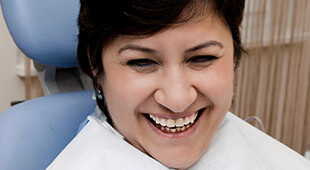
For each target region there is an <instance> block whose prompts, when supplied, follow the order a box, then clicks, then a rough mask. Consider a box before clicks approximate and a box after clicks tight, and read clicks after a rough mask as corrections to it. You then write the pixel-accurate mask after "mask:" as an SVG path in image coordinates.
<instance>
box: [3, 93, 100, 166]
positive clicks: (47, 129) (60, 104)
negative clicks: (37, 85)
mask: <svg viewBox="0 0 310 170" xmlns="http://www.w3.org/2000/svg"><path fill="white" fill-rule="evenodd" d="M93 93H94V92H93V91H83V92H73V93H64V94H56V95H51V96H45V97H41V98H38V99H34V100H31V101H28V102H25V103H21V104H18V105H16V106H14V107H12V108H10V109H8V110H7V111H5V112H4V113H2V114H1V115H0V169H1V170H2V169H3V170H21V169H23V170H28V169H29V170H37V169H38V170H39V169H45V168H46V167H47V166H48V165H49V164H50V163H51V162H52V161H53V160H54V159H55V158H56V156H57V155H58V154H59V153H60V151H61V150H62V149H63V148H64V147H65V146H66V145H67V144H68V143H69V142H70V141H71V140H72V138H73V137H74V136H75V135H76V132H77V130H78V128H79V125H80V124H81V122H83V120H85V118H86V117H87V116H88V115H89V114H91V113H92V112H93V110H94V108H95V100H93V99H92V95H93Z"/></svg>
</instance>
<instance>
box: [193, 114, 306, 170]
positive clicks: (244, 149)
mask: <svg viewBox="0 0 310 170" xmlns="http://www.w3.org/2000/svg"><path fill="white" fill-rule="evenodd" d="M199 164H201V166H200V167H208V166H209V167H215V168H212V169H259V170H261V169H268V170H269V169H281V170H282V169H284V170H286V169H287V170H291V169H299V170H309V169H310V161H308V160H306V159H305V158H304V157H303V156H301V155H300V154H298V153H297V152H295V151H293V150H292V149H290V148H289V147H287V146H285V145H284V144H282V143H280V142H279V141H277V140H275V139H274V138H272V137H270V136H269V135H267V134H265V133H264V132H262V131H260V130H259V129H257V128H255V127H254V126H252V125H250V124H248V123H247V122H245V121H244V120H242V119H240V118H238V117H237V116H235V115H234V114H232V113H230V112H228V113H227V115H226V117H225V118H224V120H223V122H222V124H221V125H220V126H219V129H218V131H217V133H216V134H215V136H214V138H213V140H212V142H211V144H210V146H209V148H208V150H207V152H206V153H205V155H204V156H203V157H202V158H201V160H200V161H199V162H198V165H199ZM197 169H200V168H197Z"/></svg>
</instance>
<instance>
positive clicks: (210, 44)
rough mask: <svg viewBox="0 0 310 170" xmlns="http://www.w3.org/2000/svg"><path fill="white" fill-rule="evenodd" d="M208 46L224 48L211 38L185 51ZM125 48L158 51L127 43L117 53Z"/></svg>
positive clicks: (146, 51) (147, 51)
mask: <svg viewBox="0 0 310 170" xmlns="http://www.w3.org/2000/svg"><path fill="white" fill-rule="evenodd" d="M210 46H218V47H220V48H221V49H223V48H224V46H223V44H222V43H220V42H218V41H214V40H212V41H207V42H205V43H202V44H199V45H196V46H194V47H192V48H189V49H187V50H185V53H189V52H194V51H197V50H200V49H202V48H207V47H210ZM125 50H136V51H141V52H145V53H158V51H156V50H155V49H151V48H147V47H142V46H138V45H133V44H128V45H126V46H124V47H122V48H121V49H119V50H118V54H120V53H122V52H123V51H125Z"/></svg>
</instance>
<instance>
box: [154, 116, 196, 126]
mask: <svg viewBox="0 0 310 170" xmlns="http://www.w3.org/2000/svg"><path fill="white" fill-rule="evenodd" d="M197 115H198V112H196V113H195V114H192V115H190V116H187V117H183V118H178V119H166V118H159V117H157V116H154V115H149V116H150V118H152V119H153V120H154V121H155V122H156V124H160V125H161V126H167V127H170V128H171V127H175V126H176V127H182V126H184V125H188V124H189V123H194V121H195V119H196V117H197Z"/></svg>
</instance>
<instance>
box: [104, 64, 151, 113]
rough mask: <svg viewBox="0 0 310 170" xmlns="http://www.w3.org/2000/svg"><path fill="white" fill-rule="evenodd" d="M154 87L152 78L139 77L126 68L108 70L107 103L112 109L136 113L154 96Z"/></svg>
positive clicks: (106, 83) (109, 68)
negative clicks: (135, 111)
mask: <svg viewBox="0 0 310 170" xmlns="http://www.w3.org/2000/svg"><path fill="white" fill-rule="evenodd" d="M152 85H154V80H153V78H152V77H142V76H137V74H136V73H135V72H133V71H132V70H129V69H128V68H126V67H124V68H119V67H118V68H117V69H116V68H114V69H113V67H107V68H106V75H105V82H104V89H105V94H106V101H107V103H108V105H109V106H110V105H111V106H110V107H112V106H115V107H117V108H116V109H122V110H125V111H134V110H135V109H136V108H137V107H138V106H139V104H141V103H142V102H143V101H144V100H145V99H146V98H147V97H149V96H150V95H151V94H152ZM110 109H113V108H110ZM111 111H112V110H111Z"/></svg>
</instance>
